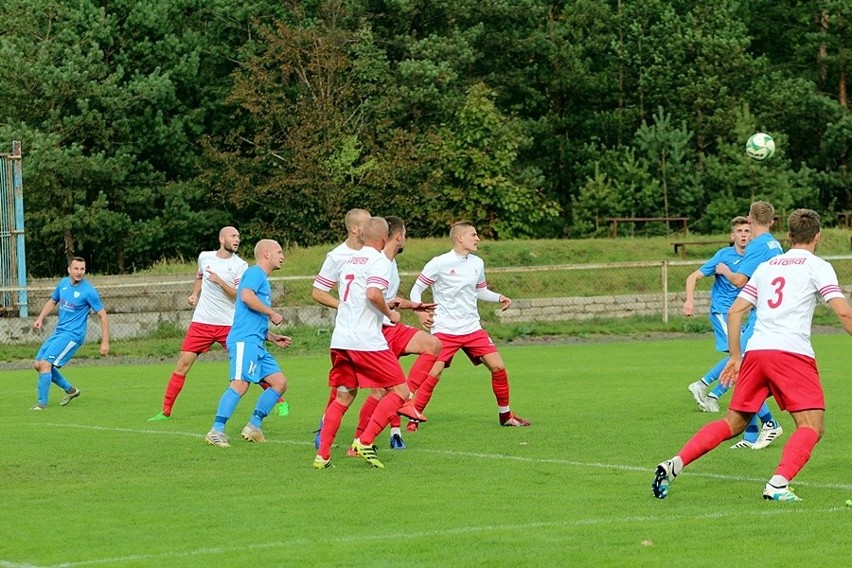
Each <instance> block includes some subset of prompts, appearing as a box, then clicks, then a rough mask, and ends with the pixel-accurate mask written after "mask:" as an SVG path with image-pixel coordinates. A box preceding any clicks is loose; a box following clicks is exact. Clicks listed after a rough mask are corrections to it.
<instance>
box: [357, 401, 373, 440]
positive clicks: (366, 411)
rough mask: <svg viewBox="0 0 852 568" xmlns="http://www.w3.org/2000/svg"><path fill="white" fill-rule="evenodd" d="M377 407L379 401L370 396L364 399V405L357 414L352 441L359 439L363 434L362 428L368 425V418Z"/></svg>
mask: <svg viewBox="0 0 852 568" xmlns="http://www.w3.org/2000/svg"><path fill="white" fill-rule="evenodd" d="M378 405H379V399H378V398H376V397H374V396H372V395H370V396H368V397H367V398H365V399H364V404H362V405H361V412H359V413H358V426H357V427H356V428H355V435H354V436H353V437H352V438H353V439H354V438H359V437H360V436H361V433H362V432H364V428H366V427H367V424H369V423H370V417H371V416H372V415H373V411H374V410H376V407H377V406H378Z"/></svg>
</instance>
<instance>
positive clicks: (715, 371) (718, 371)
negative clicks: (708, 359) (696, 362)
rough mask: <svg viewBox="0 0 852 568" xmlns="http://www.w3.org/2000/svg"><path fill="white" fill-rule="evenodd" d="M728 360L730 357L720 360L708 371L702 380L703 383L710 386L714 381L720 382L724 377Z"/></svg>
mask: <svg viewBox="0 0 852 568" xmlns="http://www.w3.org/2000/svg"><path fill="white" fill-rule="evenodd" d="M728 359H730V357H724V358H723V359H721V360H719V361H718V362H717V363H716V364H715V365H713V367H712V368H711V369H710V370H709V371H707V373H706V374H705V375H704V376H703V377H702V378H701V382H703V383H704V384H705V385H707V386H710V385H711V384H712V383H713V382H714V381H717V380H719V377H721V376H722V370H723V369H724V368H725V365H726V364H727V363H728Z"/></svg>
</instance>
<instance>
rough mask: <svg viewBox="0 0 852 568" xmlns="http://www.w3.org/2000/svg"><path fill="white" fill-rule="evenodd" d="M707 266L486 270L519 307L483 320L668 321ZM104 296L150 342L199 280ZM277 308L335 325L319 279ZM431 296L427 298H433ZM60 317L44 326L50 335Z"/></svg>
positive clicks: (12, 337) (700, 298)
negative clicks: (319, 294) (693, 277)
mask: <svg viewBox="0 0 852 568" xmlns="http://www.w3.org/2000/svg"><path fill="white" fill-rule="evenodd" d="M824 258H826V260H829V261H830V262H832V264H833V266H834V268H835V270H836V272H837V274H838V278H839V280H840V283H841V285H845V289H847V290H849V289H852V255H843V256H826V257H824ZM701 262H702V261H698V260H664V261H638V262H619V263H592V264H560V265H549V266H524V267H492V268H486V276H487V277H488V282H489V287H490V288H491V289H492V290H494V291H497V292H500V293H502V294H505V295H507V296H509V297H511V298H512V299H513V300H514V302H513V305H512V308H510V309H509V310H507V311H506V312H500V310H499V309H497V308H496V306H495V305H494V304H487V303H484V304H482V305H481V310H480V312H481V314H482V318H483V321H484V322H486V323H487V322H496V321H500V322H535V321H554V320H593V319H598V318H624V317H632V316H637V315H642V316H654V317H659V318H660V319H661V320H662V321H664V322H666V321H669V319H670V318H671V317H672V316H673V315H679V314H680V313H681V308H682V306H683V301H684V300H685V292H684V285H685V281H686V278H687V276H689V274H690V273H692V272H693V271H694V270H695V269H696V268H697V267H698V266H700V264H701ZM417 274H418V273H417V272H415V271H406V272H402V273H401V274H400V279H401V281H402V282H401V286H400V290H401V291H402V292H403V293H406V294H407V292H408V291H409V290H410V288H411V285H412V284H413V283H414V280H415V279H416V277H417ZM87 278H88V279H89V280H90V281H91V282H92V283H93V284H94V285H95V286H96V287H97V289H98V291H99V292H100V295H101V298H102V300H103V302H104V306H105V307H106V309H107V312H108V313H109V315H110V328H111V334H112V335H113V337H114V338H115V339H121V338H133V337H144V336H147V335H149V334H151V333H152V332H153V331H155V330H157V328H158V327H159V326H161V325H163V324H170V325H174V326H179V327H185V326H187V325H188V324H189V320H190V318H191V315H192V307H191V306H190V305H189V304H188V303H187V301H186V300H187V297H188V296H189V294H190V292H191V290H192V284H193V281H194V279H193V276H192V275H187V276H180V275H178V276H175V275H169V276H161V277H156V276H150V275H148V276H107V277H98V276H88V277H87ZM270 280H271V282H272V287H273V305H274V306H275V307H276V308H277V309H281V310H282V311H283V313H284V314H285V317H286V319H287V321H288V322H291V323H295V324H300V325H308V326H314V327H325V328H328V327H331V326H332V325H333V322H334V311H333V310H330V309H328V308H323V307H321V306H318V305H316V304H314V303H313V302H312V301H311V299H310V295H311V286H312V283H313V280H314V276H313V275H302V276H286V275H285V276H273V277H271V278H270ZM55 285H56V280H41V281H34V282H32V283H31V285H30V286H28V287H27V288H26V291H27V293H28V296H29V302H30V305H31V306H34V307H35V309H34V310H31V312H32V311H34V312H35V313H37V312H38V311H39V310H40V308H41V306H42V305H44V303H45V302H46V301H47V299H48V298H49V297H50V293H51V292H52V290H53V288H54V287H55ZM710 286H711V278H707V279H704V280H702V281H700V282H699V283H698V286H697V293H696V308H695V309H696V312H697V313H698V312H706V310H707V306H708V303H709V290H710ZM19 290H20V288H19V287H15V286H6V287H0V293H4V292H17V291H19ZM427 294H428V293H427ZM55 316H56V313H55V312H54V313H53V314H52V315H51V316H50V317H49V318H48V320H47V321H46V322H45V327H46V328H47V330H48V331H49V330H50V329H51V328H52V325H53V322H54V321H55ZM32 321H33V318H32V317H29V318H21V317H5V318H0V343H2V342H8V343H23V342H38V341H39V340H41V339H43V338H44V332H40V333H36V332H34V331H33V330H32ZM89 333H90V338H91V337H97V336H98V334H99V333H100V328H99V324H98V320H97V318H96V317H94V316H92V317H91V318H90V329H89Z"/></svg>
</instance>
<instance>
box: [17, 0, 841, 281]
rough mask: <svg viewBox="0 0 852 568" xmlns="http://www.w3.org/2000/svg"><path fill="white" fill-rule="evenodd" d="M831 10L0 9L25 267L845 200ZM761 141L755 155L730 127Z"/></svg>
mask: <svg viewBox="0 0 852 568" xmlns="http://www.w3.org/2000/svg"><path fill="white" fill-rule="evenodd" d="M850 19H852V2H850V1H849V0H811V1H806V2H791V1H770V0H750V1H748V2H746V1H741V0H691V1H689V2H686V1H680V0H608V1H602V0H565V1H544V0H306V1H296V0H289V1H288V0H284V1H281V0H240V1H236V0H146V1H145V2H141V1H135V0H111V1H106V0H101V1H97V0H78V1H75V2H65V1H63V0H4V2H3V3H2V4H0V85H2V89H0V141H3V140H7V141H8V142H2V143H3V144H9V143H11V140H22V141H23V148H24V161H23V164H24V189H25V194H24V195H25V205H26V229H27V230H26V237H27V256H28V266H29V269H30V272H31V273H33V274H35V275H47V274H55V273H57V272H60V271H61V270H62V269H63V267H64V265H65V258H66V255H67V254H72V253H73V254H79V255H83V256H85V257H87V258H89V260H90V264H91V265H92V268H94V269H95V270H98V271H99V272H130V271H133V270H138V269H142V268H145V267H147V266H149V265H151V264H152V263H154V262H156V261H158V260H161V259H164V258H176V257H183V258H194V256H195V255H196V254H197V252H198V250H199V249H200V248H210V247H214V246H215V244H216V243H215V238H214V235H215V234H216V231H217V230H218V228H219V227H220V226H222V225H224V224H234V225H236V226H237V227H239V228H240V230H241V232H242V233H243V236H244V239H246V240H247V241H251V240H253V239H256V238H259V237H261V236H263V237H270V238H276V239H278V240H280V241H281V242H282V243H287V244H293V245H312V244H318V243H327V242H333V241H335V240H337V239H340V238H342V236H343V234H344V230H343V227H342V218H343V213H344V212H345V211H346V210H348V209H350V208H352V207H356V206H358V207H366V208H368V209H370V210H371V211H373V212H374V213H376V214H394V215H398V216H400V217H402V218H404V219H406V221H407V223H408V228H409V233H410V234H412V235H415V236H435V235H443V234H445V233H446V230H447V227H448V224H449V223H450V222H451V221H453V220H458V219H461V218H465V219H469V220H472V221H473V222H474V223H476V224H477V226H478V227H479V229H480V232H481V233H482V234H483V235H484V236H486V237H489V238H527V237H535V238H551V237H572V238H577V237H592V236H600V235H604V234H606V233H607V231H608V224H607V223H606V222H605V221H604V220H605V219H606V218H608V217H659V216H684V217H689V218H690V220H691V222H690V229H691V230H695V231H698V232H720V231H724V230H725V229H726V226H727V222H728V220H729V219H730V218H731V217H733V216H735V215H737V214H743V213H744V212H746V211H747V207H748V203H749V202H750V201H751V200H753V199H754V198H763V199H767V200H769V201H771V202H772V203H773V204H774V205H775V207H776V209H777V210H778V211H779V212H784V211H790V210H791V209H792V208H795V207H810V208H813V209H816V210H817V211H819V212H821V213H823V214H824V217H825V219H826V222H827V223H829V224H830V223H832V222H834V221H835V220H836V215H835V213H836V211H842V210H849V209H850V208H852V195H850V188H852V174H850V160H852V114H850V110H849V105H848V92H847V91H848V87H849V82H850V80H849V77H848V72H847V67H848V62H847V60H848V58H849V53H850V50H852V40H850V35H852V34H850V29H849V22H850ZM756 131H765V132H768V133H770V134H771V135H772V136H773V137H774V138H775V140H776V143H777V146H778V150H777V151H776V154H775V156H773V157H772V158H771V159H769V160H767V161H765V162H755V161H753V160H751V159H749V158H748V157H747V156H746V155H745V152H744V144H745V141H746V140H747V138H748V137H749V135H750V134H751V133H753V132H756Z"/></svg>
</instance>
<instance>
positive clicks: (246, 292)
mask: <svg viewBox="0 0 852 568" xmlns="http://www.w3.org/2000/svg"><path fill="white" fill-rule="evenodd" d="M240 299H241V300H242V301H243V303H244V304H245V305H246V306H248V307H249V309H251V310H253V311H255V312H258V313H260V314H264V315H266V316H269V321H270V323H272V325H281V324H282V323H283V322H284V316H282V315H281V314H279V313H278V312H276V311H275V310H273V309H272V308H270V307H269V306H267V305H266V304H264V303H263V302H262V301H261V300H260V298H258V297H257V294H255V293H254V290H251V289H249V288H243V290H242V292H240Z"/></svg>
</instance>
